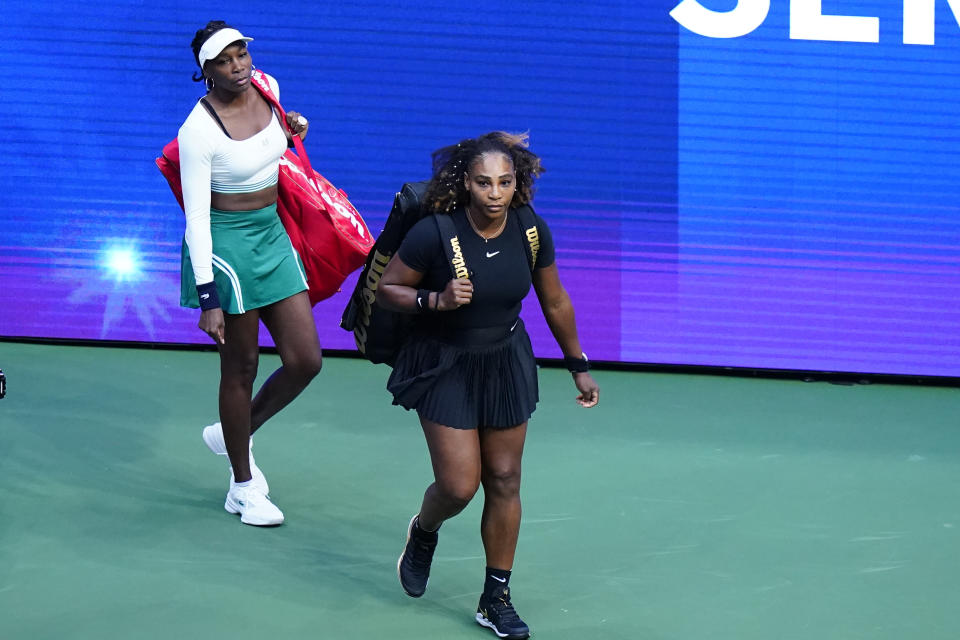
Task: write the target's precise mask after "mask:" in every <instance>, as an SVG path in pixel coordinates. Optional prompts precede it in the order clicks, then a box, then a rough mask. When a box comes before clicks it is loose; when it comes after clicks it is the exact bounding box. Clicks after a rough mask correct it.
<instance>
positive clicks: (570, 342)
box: [533, 263, 600, 407]
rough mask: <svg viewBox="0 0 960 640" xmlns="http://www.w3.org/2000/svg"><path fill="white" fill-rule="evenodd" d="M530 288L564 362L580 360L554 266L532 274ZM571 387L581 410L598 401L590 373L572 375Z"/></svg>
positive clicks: (571, 317) (574, 327)
mask: <svg viewBox="0 0 960 640" xmlns="http://www.w3.org/2000/svg"><path fill="white" fill-rule="evenodd" d="M533 287H534V290H535V291H536V292H537V299H538V300H539V301H540V308H541V309H543V316H544V318H546V320H547V326H549V327H550V332H551V333H553V337H554V338H555V339H556V341H557V344H558V345H560V349H561V350H562V351H563V355H564V357H566V358H576V359H579V358H580V356H581V355H582V354H583V350H582V349H581V348H580V338H579V337H578V336H577V323H576V319H575V318H574V313H573V304H572V303H571V302H570V296H569V295H568V294H567V290H566V289H564V288H563V284H562V283H561V282H560V274H559V272H558V271H557V264H556V263H553V264H551V265H550V266H549V267H544V268H542V269H537V270H536V271H534V272H533ZM572 375H573V383H574V384H575V385H576V387H577V390H578V391H579V392H580V395H579V396H578V397H577V402H578V403H579V404H580V405H581V406H583V407H593V406H596V404H597V402H599V400H600V387H599V385H597V383H596V381H594V379H593V376H591V375H590V372H589V371H584V372H582V373H574V374H572Z"/></svg>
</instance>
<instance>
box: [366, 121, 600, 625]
mask: <svg viewBox="0 0 960 640" xmlns="http://www.w3.org/2000/svg"><path fill="white" fill-rule="evenodd" d="M433 167H434V174H433V178H432V180H431V182H430V185H429V187H428V188H427V192H426V195H425V197H424V205H425V206H426V207H428V208H429V210H430V211H433V212H434V214H435V215H437V216H450V217H451V218H452V221H453V224H454V227H455V229H456V240H457V241H456V242H455V243H453V244H455V245H457V246H456V247H455V248H454V250H455V251H456V249H457V248H458V249H459V250H460V251H461V252H462V258H463V259H464V262H465V265H460V264H459V263H458V261H457V260H456V258H455V260H454V262H455V263H457V264H458V266H460V273H459V274H458V276H461V277H456V278H451V264H450V261H449V260H448V259H447V256H446V253H445V250H444V247H443V245H442V244H441V243H442V242H445V241H446V240H445V239H444V238H442V237H441V232H440V230H439V227H438V223H437V221H435V220H434V219H433V218H432V217H427V218H425V219H424V220H421V221H420V222H419V223H417V224H416V225H415V226H414V227H413V228H412V229H411V230H410V232H409V233H408V234H407V236H406V237H405V238H404V241H403V243H402V245H401V246H400V248H399V250H398V251H397V255H396V256H395V257H394V259H393V260H392V261H391V262H390V264H389V265H388V266H387V268H386V270H385V271H384V274H383V277H382V278H381V280H380V284H379V287H378V290H377V302H378V303H379V304H381V305H382V306H384V307H386V308H389V309H393V310H396V311H402V312H408V313H417V314H421V316H422V317H421V320H422V322H420V323H419V324H418V327H419V328H418V329H417V331H416V332H415V333H414V335H413V336H411V339H410V340H409V341H408V342H407V343H406V344H405V345H404V347H403V348H402V349H401V351H400V353H399V354H398V356H397V360H396V362H395V364H394V369H393V373H392V375H391V376H390V380H389V382H388V383H387V388H388V389H389V390H390V391H391V392H392V393H393V395H394V404H399V405H401V406H403V407H405V408H406V409H416V411H417V413H418V415H419V418H420V424H421V425H422V427H423V433H424V435H425V436H426V440H427V446H428V448H429V450H430V458H431V461H432V463H433V471H434V482H433V484H431V485H430V486H429V487H427V490H426V493H425V494H424V497H423V504H422V505H421V507H420V512H419V513H418V514H417V515H416V516H414V517H413V518H412V519H411V521H410V525H409V528H408V531H407V545H406V548H405V549H404V552H403V555H401V557H400V560H399V562H398V568H397V571H398V574H399V577H400V583H401V585H402V586H403V588H404V590H405V591H406V592H407V594H408V595H410V596H413V597H420V596H421V595H423V593H424V591H425V590H426V586H427V578H428V577H429V574H430V563H431V560H432V558H433V551H434V548H435V547H436V544H437V530H438V529H439V528H440V525H441V524H442V523H443V521H444V520H446V519H447V518H451V517H453V516H455V515H456V514H458V513H459V512H460V511H461V510H463V508H464V507H465V506H466V505H467V504H468V503H469V502H470V500H471V499H472V498H473V496H474V494H475V493H476V491H477V489H478V488H479V487H480V485H483V494H484V506H483V516H482V518H481V522H480V532H481V537H482V539H483V546H484V549H485V551H486V561H487V574H486V581H485V585H484V590H483V594H482V595H481V596H480V603H479V606H478V607H477V615H476V619H477V622H478V623H480V624H481V625H483V626H485V627H489V628H491V629H493V631H494V632H495V633H496V634H497V635H498V636H499V637H501V638H526V637H527V636H528V635H529V633H530V630H529V628H528V627H527V625H526V624H524V622H523V621H522V620H521V619H520V617H519V616H518V615H517V613H516V611H515V609H514V608H513V605H512V604H511V599H510V589H509V580H510V572H511V569H512V568H513V557H514V552H515V550H516V546H517V536H518V534H519V530H520V511H521V509H520V461H521V457H522V454H523V444H524V439H525V437H526V434H527V420H528V419H529V417H530V415H531V414H532V413H533V410H534V409H535V408H536V403H537V401H538V389H537V371H536V362H535V360H534V356H533V351H532V349H531V346H530V339H529V337H528V336H527V333H526V331H525V330H524V327H523V321H522V320H520V317H519V313H520V306H521V302H522V300H523V298H524V297H525V296H526V294H527V292H528V291H529V290H530V285H531V284H533V287H534V289H535V290H536V292H537V298H538V299H539V301H540V306H541V307H542V309H543V313H544V316H545V317H546V320H547V324H548V325H549V327H550V330H551V331H552V332H553V335H554V337H555V338H556V340H557V343H558V344H559V345H560V348H561V349H562V350H563V354H564V356H565V360H566V363H567V367H568V368H569V369H570V371H571V373H572V375H573V383H574V385H575V386H576V387H577V390H578V392H579V395H578V397H577V402H578V403H579V404H580V405H581V406H584V407H593V406H595V405H596V404H597V401H598V399H599V391H600V390H599V387H598V386H597V383H596V382H595V381H594V380H593V378H592V377H591V375H590V373H589V371H588V369H589V363H588V362H587V358H586V356H585V355H584V354H583V351H582V350H581V348H580V341H579V339H578V337H577V329H576V324H575V321H574V312H573V306H572V305H571V303H570V297H569V296H568V295H567V292H566V290H565V289H564V288H563V285H562V284H561V282H560V278H559V275H558V273H557V266H556V264H555V263H554V247H553V240H552V237H551V235H550V230H549V228H548V227H547V225H546V223H545V222H544V221H543V219H542V218H540V217H539V216H535V217H534V220H535V225H534V226H533V227H532V228H524V225H523V224H522V223H521V221H520V216H519V215H518V214H517V211H516V209H517V207H520V206H523V205H526V204H528V203H529V202H530V201H531V199H532V197H533V181H534V179H535V178H536V177H537V176H538V175H539V174H540V173H541V171H542V167H541V166H540V159H539V158H538V157H537V156H536V155H535V154H533V153H532V152H530V151H529V150H528V149H527V136H526V135H511V134H508V133H505V132H502V131H496V132H492V133H488V134H486V135H483V136H480V137H479V138H476V139H467V140H463V141H461V142H460V143H459V144H456V145H453V146H450V147H446V148H443V149H440V150H438V151H436V152H434V154H433ZM455 255H456V254H455ZM531 257H533V268H532V269H531V262H530V259H531ZM463 276H465V277H463Z"/></svg>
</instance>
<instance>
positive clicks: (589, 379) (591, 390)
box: [573, 371, 600, 409]
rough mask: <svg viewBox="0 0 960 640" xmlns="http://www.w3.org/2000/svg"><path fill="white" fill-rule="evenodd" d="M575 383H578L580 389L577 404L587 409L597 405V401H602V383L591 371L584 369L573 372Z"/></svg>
mask: <svg viewBox="0 0 960 640" xmlns="http://www.w3.org/2000/svg"><path fill="white" fill-rule="evenodd" d="M573 384H575V385H577V390H578V391H580V395H579V396H577V404H579V405H580V406H581V407H586V408H587V409H589V408H590V407H595V406H597V403H598V402H600V385H598V384H597V382H596V380H594V379H593V376H591V375H590V372H588V371H584V372H582V373H575V374H573Z"/></svg>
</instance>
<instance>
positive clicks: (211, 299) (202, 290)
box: [197, 282, 220, 311]
mask: <svg viewBox="0 0 960 640" xmlns="http://www.w3.org/2000/svg"><path fill="white" fill-rule="evenodd" d="M197 298H199V299H200V308H201V309H202V310H203V311H209V310H210V309H219V308H220V296H219V295H217V285H216V283H214V282H208V283H206V284H198V285H197Z"/></svg>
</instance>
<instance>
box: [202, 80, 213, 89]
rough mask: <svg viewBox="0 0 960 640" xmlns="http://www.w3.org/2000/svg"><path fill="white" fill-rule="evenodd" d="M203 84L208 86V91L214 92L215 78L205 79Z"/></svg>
mask: <svg viewBox="0 0 960 640" xmlns="http://www.w3.org/2000/svg"><path fill="white" fill-rule="evenodd" d="M203 83H204V84H205V85H207V91H213V78H208V77H204V79H203Z"/></svg>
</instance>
